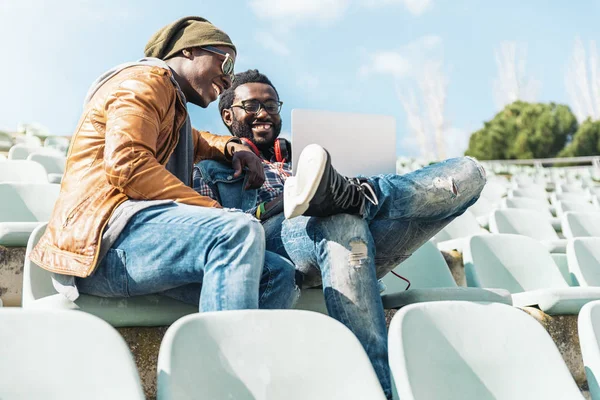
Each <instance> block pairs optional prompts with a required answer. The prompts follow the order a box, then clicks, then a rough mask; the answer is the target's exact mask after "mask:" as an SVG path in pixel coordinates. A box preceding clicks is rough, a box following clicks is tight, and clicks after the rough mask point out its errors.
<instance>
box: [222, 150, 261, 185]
mask: <svg viewBox="0 0 600 400" xmlns="http://www.w3.org/2000/svg"><path fill="white" fill-rule="evenodd" d="M227 151H228V153H229V154H230V155H231V165H232V166H233V169H234V171H235V172H234V174H233V177H234V178H237V177H239V176H240V175H241V174H242V171H243V170H244V168H246V169H247V173H248V180H247V182H246V186H245V187H244V190H246V189H258V188H259V187H261V186H262V184H263V183H264V182H265V169H264V167H263V164H262V161H261V159H260V157H258V156H257V155H256V154H254V153H253V152H252V150H250V149H249V148H248V147H246V146H244V145H243V144H240V143H234V142H229V143H228V144H227Z"/></svg>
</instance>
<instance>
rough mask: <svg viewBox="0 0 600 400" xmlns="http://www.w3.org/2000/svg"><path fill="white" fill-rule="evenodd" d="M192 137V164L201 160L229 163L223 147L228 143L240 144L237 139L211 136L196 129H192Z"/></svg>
mask: <svg viewBox="0 0 600 400" xmlns="http://www.w3.org/2000/svg"><path fill="white" fill-rule="evenodd" d="M192 137H193V138H194V164H196V163H198V162H200V161H202V160H216V161H231V158H230V157H229V156H228V155H227V152H226V151H225V146H227V143H229V142H236V143H241V142H240V140H239V139H238V138H235V137H232V136H221V135H213V134H212V133H210V132H206V131H199V130H197V129H196V128H192Z"/></svg>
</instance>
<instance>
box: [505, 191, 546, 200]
mask: <svg viewBox="0 0 600 400" xmlns="http://www.w3.org/2000/svg"><path fill="white" fill-rule="evenodd" d="M509 197H529V198H532V199H538V200H541V201H546V202H547V201H548V194H547V193H546V191H545V190H543V189H540V188H538V187H527V188H523V189H514V190H512V191H511V193H510V196H509Z"/></svg>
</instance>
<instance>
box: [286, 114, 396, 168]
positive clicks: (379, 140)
mask: <svg viewBox="0 0 600 400" xmlns="http://www.w3.org/2000/svg"><path fill="white" fill-rule="evenodd" d="M312 143H316V144H319V145H321V146H323V147H324V148H325V149H327V151H329V154H330V155H331V160H332V165H333V166H334V167H335V169H336V170H337V171H338V172H339V173H340V174H342V175H345V176H349V177H352V176H357V175H364V176H371V175H379V174H395V173H396V119H395V118H394V117H391V116H386V115H373V114H357V113H342V112H333V111H321V110H305V109H293V110H292V171H293V174H294V175H296V165H298V158H299V157H300V153H301V152H302V150H303V149H304V148H305V147H306V146H308V145H309V144H312Z"/></svg>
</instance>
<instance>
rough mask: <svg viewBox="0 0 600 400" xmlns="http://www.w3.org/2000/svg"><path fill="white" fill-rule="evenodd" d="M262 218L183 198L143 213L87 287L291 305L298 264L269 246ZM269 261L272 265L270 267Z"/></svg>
mask: <svg viewBox="0 0 600 400" xmlns="http://www.w3.org/2000/svg"><path fill="white" fill-rule="evenodd" d="M264 243H265V241H264V231H263V229H262V228H261V225H260V223H258V221H257V220H255V219H254V218H252V217H251V216H249V215H247V214H244V213H242V212H239V211H231V210H223V209H216V208H206V207H195V206H189V205H184V204H178V203H170V204H165V205H159V206H155V207H150V208H147V209H145V210H142V211H140V212H138V213H137V214H135V215H134V216H133V218H132V219H131V220H130V221H129V222H128V224H127V226H126V227H125V229H124V230H123V232H121V234H120V235H119V237H118V238H117V241H116V242H115V243H114V245H113V246H112V248H111V249H110V250H109V251H108V253H107V255H106V256H105V257H104V259H103V260H102V261H101V262H100V264H99V265H98V267H97V268H96V271H95V272H94V273H93V274H92V275H91V276H90V277H88V278H85V279H77V287H78V289H79V291H80V292H82V293H88V294H93V295H96V296H102V297H129V296H140V295H146V294H151V293H162V294H164V295H166V296H169V297H173V298H175V299H177V300H181V301H184V302H187V303H190V304H194V305H197V306H198V307H199V310H200V311H201V312H203V311H218V310H238V309H255V308H258V307H259V305H260V306H261V307H262V308H289V307H291V305H292V304H291V302H292V301H293V300H294V299H295V296H294V293H295V291H296V286H295V283H294V273H295V271H294V266H293V265H292V264H291V263H290V262H289V261H287V260H284V259H282V257H280V256H278V255H276V254H273V253H270V252H267V253H266V254H267V255H265V244H264ZM263 266H264V268H263Z"/></svg>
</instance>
